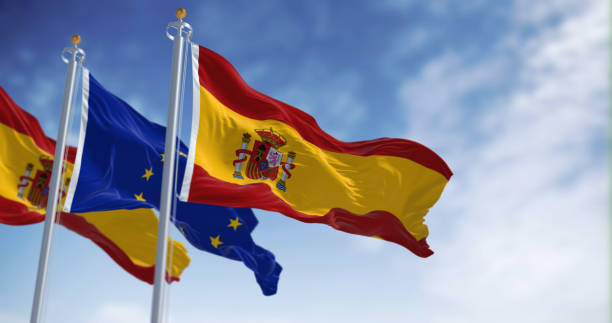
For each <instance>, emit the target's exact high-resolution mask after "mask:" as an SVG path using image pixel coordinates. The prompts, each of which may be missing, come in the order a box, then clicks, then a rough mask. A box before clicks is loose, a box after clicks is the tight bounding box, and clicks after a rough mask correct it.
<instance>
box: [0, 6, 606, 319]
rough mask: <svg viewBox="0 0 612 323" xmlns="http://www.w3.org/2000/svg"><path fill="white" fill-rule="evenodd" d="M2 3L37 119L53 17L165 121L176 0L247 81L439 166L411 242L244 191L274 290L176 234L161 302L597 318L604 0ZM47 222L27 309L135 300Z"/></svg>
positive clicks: (35, 243) (138, 287)
mask: <svg viewBox="0 0 612 323" xmlns="http://www.w3.org/2000/svg"><path fill="white" fill-rule="evenodd" d="M24 3H25V2H20V1H11V2H8V1H2V2H0V27H1V29H2V39H1V41H2V51H1V53H2V54H1V55H2V56H1V57H2V59H0V85H1V86H2V87H4V88H5V89H6V91H7V92H8V93H9V94H10V95H11V96H12V97H13V99H14V100H15V101H16V102H17V103H18V104H19V105H20V106H22V107H23V108H24V109H26V110H27V111H29V112H31V113H32V114H34V115H35V116H36V117H37V118H38V119H39V120H40V122H41V124H42V126H43V128H44V130H45V131H46V133H47V134H48V135H49V136H51V137H55V136H56V134H57V123H58V120H59V109H60V105H61V100H62V94H63V86H64V79H65V71H66V65H65V64H64V63H62V62H61V60H60V58H59V54H60V52H61V50H62V49H63V47H65V46H68V45H69V39H70V36H71V35H72V34H74V33H79V34H81V35H82V37H83V42H82V44H81V47H82V48H84V50H85V51H86V52H87V58H86V62H85V65H86V66H87V67H88V68H89V69H90V70H91V72H92V74H93V75H95V77H96V78H97V79H98V80H99V81H100V82H101V83H102V84H103V85H104V86H105V87H106V88H107V89H109V90H110V91H112V92H114V93H115V94H117V95H118V96H120V97H122V98H123V99H125V100H126V101H127V102H129V103H130V104H132V105H133V106H134V107H135V108H137V109H138V110H139V111H141V112H142V113H143V114H144V115H145V116H147V117H148V118H150V119H152V120H154V121H156V122H159V123H162V124H165V120H166V107H167V102H168V91H169V90H168V89H169V75H170V60H171V42H170V40H168V39H167V38H166V36H165V34H164V28H165V26H166V24H167V23H168V22H170V21H172V20H175V18H174V11H175V9H176V8H177V7H179V6H180V7H185V8H187V11H188V14H187V18H186V21H188V22H189V23H190V24H191V25H192V26H193V29H194V35H193V41H194V42H196V43H198V44H201V45H204V46H207V47H209V48H211V49H213V50H215V51H217V52H219V53H221V54H222V55H224V56H225V57H226V58H228V59H229V60H230V61H231V62H232V63H233V64H234V65H235V66H236V68H237V69H238V71H239V72H240V73H241V74H242V76H243V77H244V78H245V79H246V80H247V82H249V84H251V86H253V87H254V88H255V89H258V90H260V91H262V92H264V93H266V94H268V95H271V96H273V97H276V98H278V99H280V100H282V101H285V102H287V103H289V104H291V105H294V106H296V107H299V108H301V109H303V110H304V111H307V112H308V113H310V114H312V115H313V116H314V117H315V118H316V119H317V121H318V122H319V124H320V126H321V128H323V129H324V130H326V131H327V132H329V133H330V134H332V135H334V136H336V137H337V138H339V139H341V140H345V141H355V140H364V139H372V138H377V137H385V136H387V137H402V138H407V139H412V140H416V141H419V142H421V143H423V144H425V145H427V146H428V147H430V148H432V149H433V150H434V151H436V152H438V153H439V154H440V155H441V156H442V157H443V158H444V159H445V160H446V161H447V163H448V164H449V166H450V167H451V169H452V170H453V171H454V173H455V176H454V177H453V178H452V179H451V181H450V182H449V184H448V186H447V188H446V190H445V192H444V193H443V195H442V198H441V200H440V201H439V202H438V203H437V204H436V205H435V206H434V207H433V208H432V209H431V211H430V213H429V214H428V215H427V217H426V223H427V224H428V225H429V228H430V236H429V238H428V241H429V243H430V245H431V247H432V249H433V250H434V251H435V254H434V255H433V256H431V257H429V258H426V259H422V258H419V257H417V256H414V255H413V254H412V253H410V252H409V251H407V250H406V249H404V248H402V247H400V246H398V245H394V244H392V243H388V242H384V241H379V240H377V239H372V238H366V237H361V236H352V235H349V234H346V233H343V232H339V231H334V230H333V229H331V228H329V227H327V226H323V225H317V224H304V223H301V222H298V221H295V220H292V219H289V218H286V217H285V216H283V215H281V214H275V213H270V212H263V211H259V210H257V211H255V213H256V215H257V216H258V218H259V221H260V224H259V226H258V227H257V228H256V229H255V233H254V238H255V241H256V242H257V243H258V244H260V245H261V246H263V247H265V248H267V249H269V250H271V251H272V252H274V253H275V254H276V256H277V259H278V261H279V262H280V263H281V264H282V265H283V267H284V271H283V273H282V274H281V279H280V284H279V290H278V294H277V295H275V296H272V297H264V296H262V295H261V292H260V290H259V287H258V286H257V284H256V283H255V280H254V277H253V275H252V273H251V272H250V271H249V270H248V269H247V268H246V267H244V266H243V265H242V264H240V263H237V262H232V261H230V260H226V259H222V258H219V257H216V256H213V255H210V254H207V253H204V252H201V251H198V250H196V249H195V248H192V247H190V246H188V249H189V254H190V256H191V259H192V262H191V265H190V266H189V267H188V268H187V269H186V271H185V273H184V274H183V276H182V279H181V282H179V283H176V284H173V285H172V287H171V291H170V301H169V310H168V311H169V317H170V321H171V322H177V323H178V322H373V321H378V322H408V321H410V322H470V323H472V322H483V323H489V322H607V321H608V317H609V314H608V299H609V296H608V286H609V269H608V266H609V264H608V262H609V260H608V259H609V244H608V239H609V238H608V233H609V220H608V214H609V169H608V163H609V159H608V158H609V157H608V153H609V147H608V135H609V110H608V94H609V93H608V90H609V81H608V76H607V71H609V65H608V64H609V63H608V56H609V40H608V38H609V34H608V30H609V29H608V28H609V27H608V26H609V25H608V20H609V17H608V12H609V9H608V7H607V1H603V0H599V1H595V0H585V1H574V0H549V1H530V0H515V1H503V2H502V1H480V0H473V1H467V0H466V1H451V0H448V1H416V0H383V1H300V2H298V1H256V2H255V1H231V2H230V1H193V2H189V1H179V2H176V3H172V4H164V5H160V4H154V2H150V1H96V2H90V3H86V2H84V1H74V2H70V1H39V3H33V2H30V4H24ZM188 91H191V90H190V89H189V88H188ZM189 95H190V94H188V95H187V96H189ZM186 131H187V132H185V131H183V134H185V133H188V129H187V130H186ZM75 133H76V132H75V129H74V127H73V130H72V131H71V134H72V136H73V137H72V138H71V139H70V140H71V141H72V142H74V141H75V140H76V138H75V137H74V136H75ZM385 189H388V190H392V189H393V188H392V187H389V188H385ZM42 227H43V225H42V224H36V225H30V226H24V227H12V226H6V225H0V245H1V246H2V248H0V257H1V259H2V261H1V262H0V322H26V321H28V320H29V314H30V308H31V302H32V295H33V289H34V282H35V276H36V268H37V262H38V255H39V250H40V242H41V236H42ZM56 233H57V235H56V241H55V248H54V253H53V259H52V266H51V271H50V276H49V284H48V286H49V297H48V306H47V311H46V321H47V322H80V323H93V322H147V321H148V320H149V311H150V303H151V294H152V287H151V286H150V285H147V284H145V283H142V282H141V281H138V280H136V279H134V278H133V277H131V276H130V275H128V274H127V273H126V272H124V271H123V270H122V269H120V267H119V266H117V265H116V264H115V263H114V262H113V261H112V260H111V259H110V258H109V257H108V256H107V255H106V254H105V253H103V252H102V251H101V250H100V249H99V248H98V247H96V246H95V245H94V244H93V243H91V242H90V241H88V240H86V239H83V238H82V237H80V236H77V235H76V234H74V233H72V232H69V231H67V230H66V229H64V228H63V227H58V228H57V230H56ZM171 235H172V236H173V237H174V238H176V239H178V240H180V241H183V242H185V243H187V242H186V241H185V240H184V239H183V238H182V237H181V236H180V234H179V233H178V232H177V231H176V230H173V231H171Z"/></svg>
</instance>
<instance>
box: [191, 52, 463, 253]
mask: <svg viewBox="0 0 612 323" xmlns="http://www.w3.org/2000/svg"><path fill="white" fill-rule="evenodd" d="M192 58H193V60H192V61H193V76H194V87H193V88H194V94H193V103H194V107H193V124H192V130H191V140H190V147H189V151H190V152H192V153H190V154H189V160H188V162H187V166H186V173H185V176H184V182H183V185H182V189H181V196H180V198H181V200H183V201H189V202H197V203H213V204H219V205H227V206H234V207H253V208H260V209H265V210H270V211H276V212H280V213H283V214H285V215H287V216H289V217H292V218H295V219H297V220H300V221H303V222H311V223H324V224H328V225H330V226H332V227H334V228H335V229H338V230H341V231H345V232H348V233H353V234H360V235H365V236H375V237H379V238H382V239H384V240H388V241H392V242H395V243H397V244H400V245H402V246H404V247H406V248H407V249H409V250H411V251H412V252H413V253H415V254H416V255H418V256H421V257H427V256H429V255H431V254H433V252H432V251H431V250H430V248H429V246H428V244H427V242H426V239H425V238H426V237H427V235H428V229H427V226H426V225H425V224H424V217H425V214H426V213H427V212H428V210H429V209H430V208H431V207H432V206H433V205H434V203H435V202H436V201H437V200H438V199H439V197H440V195H441V194H442V191H443V189H444V186H445V185H446V183H447V182H448V180H449V179H450V177H451V176H452V172H451V170H450V169H449V168H448V166H447V165H446V163H445V162H444V160H442V158H440V157H439V156H438V155H437V154H436V153H434V152H433V151H431V150H430V149H428V148H427V147H425V146H423V145H421V144H419V143H416V142H414V141H410V140H404V139H396V138H379V139H374V140H368V141H360V142H342V141H339V140H337V139H335V138H333V137H331V136H330V135H328V134H327V133H326V132H324V131H323V130H321V129H320V128H319V126H318V125H317V123H316V121H315V120H314V119H313V118H312V117H311V116H310V115H308V114H306V113H304V112H302V111H300V110H298V109H296V108H294V107H292V106H290V105H287V104H285V103H283V102H280V101H278V100H276V99H274V98H271V97H269V96H267V95H265V94H262V93H260V92H258V91H256V90H254V89H252V88H251V87H249V85H247V84H246V82H245V81H244V80H242V78H241V77H240V75H239V74H238V72H237V71H236V70H235V69H234V67H233V66H232V65H231V64H230V63H229V62H228V61H227V60H225V58H223V57H221V56H220V55H219V54H217V53H215V52H213V51H211V50H209V49H207V48H204V47H201V46H198V45H193V46H192Z"/></svg>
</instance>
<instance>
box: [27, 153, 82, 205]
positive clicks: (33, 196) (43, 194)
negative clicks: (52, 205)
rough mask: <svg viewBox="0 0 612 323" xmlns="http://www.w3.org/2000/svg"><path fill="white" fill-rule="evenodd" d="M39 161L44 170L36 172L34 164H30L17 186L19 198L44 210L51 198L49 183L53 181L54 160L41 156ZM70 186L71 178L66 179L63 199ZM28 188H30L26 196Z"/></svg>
mask: <svg viewBox="0 0 612 323" xmlns="http://www.w3.org/2000/svg"><path fill="white" fill-rule="evenodd" d="M39 160H40V163H41V165H42V169H36V170H35V172H34V165H33V164H30V163H28V164H27V165H26V170H25V173H24V174H23V176H21V177H19V180H20V183H19V184H18V185H17V188H18V191H17V197H19V198H20V199H22V200H27V201H29V202H30V203H32V205H33V206H34V207H36V208H38V209H44V208H46V207H47V198H48V197H49V181H51V170H52V168H53V160H52V159H51V158H49V157H47V156H45V155H41V156H40V157H39ZM32 173H34V177H32ZM30 184H31V185H30ZM69 184H70V178H66V180H65V182H64V185H63V186H62V190H61V192H60V194H61V196H62V197H64V196H65V195H66V189H67V188H68V185H69ZM28 186H29V187H30V188H29V190H28V192H27V195H26V190H27V188H28Z"/></svg>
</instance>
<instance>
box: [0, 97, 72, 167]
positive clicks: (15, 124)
mask: <svg viewBox="0 0 612 323" xmlns="http://www.w3.org/2000/svg"><path fill="white" fill-rule="evenodd" d="M0 123H3V124H5V125H6V126H8V127H11V128H13V129H14V130H15V131H17V132H19V133H21V134H24V135H26V136H29V137H30V138H32V140H34V143H35V144H36V146H38V147H39V148H40V149H41V150H43V151H45V152H47V153H48V154H49V155H51V156H53V155H54V154H55V140H53V139H51V138H49V137H47V136H46V135H45V132H44V131H43V130H42V128H41V126H40V123H38V120H37V119H36V118H35V117H34V116H33V115H31V114H30V113H28V112H27V111H25V110H23V109H22V108H20V107H19V106H18V105H17V104H16V103H15V102H14V101H13V99H11V97H10V96H9V95H8V94H7V93H6V91H4V89H3V88H2V87H1V86H0ZM75 157H76V148H75V147H71V146H69V147H68V152H67V154H66V157H65V158H66V160H68V161H69V162H71V163H74V158H75Z"/></svg>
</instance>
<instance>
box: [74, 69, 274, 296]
mask: <svg viewBox="0 0 612 323" xmlns="http://www.w3.org/2000/svg"><path fill="white" fill-rule="evenodd" d="M82 83H83V96H84V97H83V109H82V112H81V113H82V117H81V119H82V122H81V133H80V137H79V147H78V153H77V158H76V161H75V168H74V172H73V177H72V178H73V181H74V184H73V185H71V187H70V189H69V192H68V196H67V198H66V203H65V204H66V208H67V211H70V212H92V211H105V210H117V209H136V208H156V209H159V201H160V195H161V194H160V189H161V178H162V176H161V174H162V168H163V161H164V142H165V134H166V128H165V127H163V126H160V125H158V124H156V123H153V122H151V121H149V120H147V119H146V118H144V117H143V116H142V115H140V114H139V113H138V112H136V110H134V109H133V108H132V107H130V106H129V105H128V104H127V103H126V102H124V101H123V100H121V99H120V98H118V97H116V96H114V95H113V94H112V93H110V92H108V91H106V90H105V89H104V88H103V87H102V86H101V85H100V83H98V82H97V81H96V80H95V79H94V78H93V77H92V76H91V75H90V74H89V71H87V70H86V69H83V82H82ZM179 151H180V152H179V158H178V159H177V168H178V171H177V181H176V182H177V183H181V182H182V177H183V170H184V167H185V163H186V157H187V149H186V147H185V146H184V145H183V144H182V143H181V144H180V145H179ZM175 206H176V212H175V214H174V216H173V217H172V221H173V222H174V224H175V225H176V226H177V228H178V229H179V230H180V231H181V233H182V234H183V235H184V236H185V237H186V239H187V240H188V241H189V242H190V243H191V244H192V245H194V246H195V247H196V248H198V249H201V250H205V251H208V252H211V253H214V254H217V255H220V256H223V257H226V258H230V259H234V260H239V261H242V262H243V263H244V264H245V265H246V266H247V267H248V268H250V269H251V270H253V272H254V273H255V277H256V279H257V283H259V285H260V287H261V289H262V291H263V293H264V295H273V294H275V293H276V289H277V284H278V279H279V275H280V272H281V270H282V267H281V266H280V265H279V264H278V263H277V262H276V261H275V259H274V255H273V254H272V253H271V252H270V251H268V250H266V249H264V248H261V247H260V246H258V245H256V244H255V243H254V242H253V239H252V238H251V232H252V231H253V229H254V228H255V226H256V225H257V219H256V218H255V215H254V214H253V211H251V209H239V208H231V207H223V206H213V205H204V204H194V203H185V202H180V201H179V200H178V199H176V200H175Z"/></svg>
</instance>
